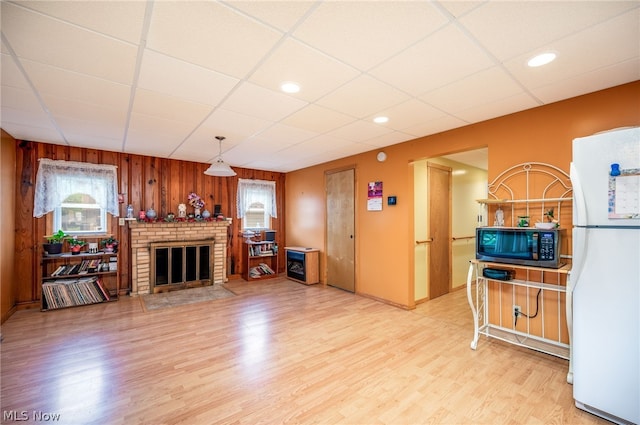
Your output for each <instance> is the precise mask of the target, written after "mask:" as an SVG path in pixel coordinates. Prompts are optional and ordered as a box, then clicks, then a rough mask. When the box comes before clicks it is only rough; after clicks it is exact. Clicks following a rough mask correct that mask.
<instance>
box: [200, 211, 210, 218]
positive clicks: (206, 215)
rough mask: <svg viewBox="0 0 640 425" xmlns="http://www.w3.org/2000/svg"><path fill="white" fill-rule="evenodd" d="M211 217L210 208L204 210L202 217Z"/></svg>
mask: <svg viewBox="0 0 640 425" xmlns="http://www.w3.org/2000/svg"><path fill="white" fill-rule="evenodd" d="M209 217H211V213H210V212H209V210H204V211H202V218H204V219H205V220H206V219H208V218H209Z"/></svg>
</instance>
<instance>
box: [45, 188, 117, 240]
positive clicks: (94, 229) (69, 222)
mask: <svg viewBox="0 0 640 425" xmlns="http://www.w3.org/2000/svg"><path fill="white" fill-rule="evenodd" d="M106 222H107V214H106V212H105V210H104V209H102V208H100V205H98V204H97V203H96V200H95V199H94V198H92V197H91V195H89V194H86V193H74V194H73V195H71V196H69V197H67V198H66V199H65V200H64V201H62V204H60V206H59V207H56V208H55V209H54V210H53V228H54V229H62V230H63V231H64V232H65V233H73V234H92V233H106V229H107V225H106Z"/></svg>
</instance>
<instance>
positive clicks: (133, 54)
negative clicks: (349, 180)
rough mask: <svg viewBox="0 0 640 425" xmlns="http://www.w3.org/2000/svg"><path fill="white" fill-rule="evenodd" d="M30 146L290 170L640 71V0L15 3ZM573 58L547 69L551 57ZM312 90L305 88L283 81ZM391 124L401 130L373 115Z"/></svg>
mask: <svg viewBox="0 0 640 425" xmlns="http://www.w3.org/2000/svg"><path fill="white" fill-rule="evenodd" d="M1 7H2V10H1V12H2V22H1V24H2V25H1V27H0V28H1V32H2V34H1V35H2V51H1V52H2V56H1V59H2V63H1V65H2V68H1V72H2V74H1V79H2V87H1V90H2V91H1V93H0V94H1V121H2V128H3V129H4V130H5V131H6V132H8V133H9V134H11V135H12V136H13V137H14V138H16V139H20V140H32V141H40V142H47V143H54V144H62V145H69V146H78V147H85V148H96V149H102V150H110V151H117V152H126V153H132V154H141V155H151V156H156V157H165V158H174V159H180V160H187V161H197V162H212V161H214V160H215V159H216V158H217V156H218V144H217V141H216V140H215V136H218V135H219V136H225V137H226V139H225V141H224V143H223V146H222V151H223V153H222V157H223V158H224V160H225V162H227V163H229V164H230V165H232V166H236V167H246V168H254V169H261V170H271V171H281V172H289V171H293V170H296V169H301V168H304V167H308V166H311V165H315V164H319V163H323V162H327V161H330V160H334V159H338V158H342V157H346V156H349V155H353V154H357V153H361V152H367V151H372V150H379V149H381V148H384V147H386V146H389V145H393V144H397V143H401V142H404V141H407V140H411V139H415V138H417V137H421V136H427V135H430V134H435V133H439V132H442V131H446V130H449V129H453V128H457V127H461V126H465V125H469V124H472V123H476V122H480V121H484V120H487V119H491V118H495V117H499V116H503V115H507V114H510V113H514V112H518V111H522V110H526V109H530V108H535V107H537V106H541V105H545V104H548V103H552V102H557V101H560V100H563V99H567V98H571V97H574V96H578V95H582V94H586V93H591V92H594V91H597V90H601V89H605V88H609V87H613V86H617V85H620V84H624V83H627V82H631V81H636V80H639V79H640V2H639V1H619V2H617V1H567V2H563V1H550V2H537V1H522V2H520V1H508V2H507V1H484V2H476V1H439V2H435V1H434V2H428V1H327V2H325V1H317V2H312V1H228V2H226V1H225V2H216V1H175V2H174V1H164V0H163V1H154V0H149V1H106V2H99V1H2V6H1ZM550 50H551V51H554V52H556V53H557V55H558V57H557V59H556V61H554V62H552V63H551V64H549V65H546V66H544V67H540V68H529V67H527V66H526V61H527V60H528V59H529V58H530V57H532V56H533V55H534V54H537V53H541V52H543V51H550ZM286 81H294V82H296V83H298V84H299V85H300V86H301V90H300V91H299V92H298V93H295V94H285V93H283V92H281V91H280V89H279V87H280V85H281V83H283V82H286ZM379 115H384V116H387V117H389V121H388V122H387V123H384V124H375V123H374V122H373V118H374V117H376V116H379Z"/></svg>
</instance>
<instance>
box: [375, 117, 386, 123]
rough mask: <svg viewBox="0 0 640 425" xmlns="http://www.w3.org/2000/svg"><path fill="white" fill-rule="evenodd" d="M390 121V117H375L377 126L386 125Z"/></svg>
mask: <svg viewBox="0 0 640 425" xmlns="http://www.w3.org/2000/svg"><path fill="white" fill-rule="evenodd" d="M388 121H389V117H375V118H374V119H373V122H375V123H376V124H384V123H386V122H388Z"/></svg>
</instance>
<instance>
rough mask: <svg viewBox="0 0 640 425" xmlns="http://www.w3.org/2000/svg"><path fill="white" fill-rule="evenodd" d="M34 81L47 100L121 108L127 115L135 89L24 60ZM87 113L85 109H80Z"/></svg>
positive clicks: (81, 111)
mask: <svg viewBox="0 0 640 425" xmlns="http://www.w3.org/2000/svg"><path fill="white" fill-rule="evenodd" d="M22 64H23V66H24V69H25V71H26V72H27V73H28V75H29V77H30V78H31V82H32V83H33V85H34V86H35V87H36V89H37V90H38V92H39V93H40V94H41V96H42V97H43V98H44V97H46V96H54V97H63V98H68V99H71V100H74V101H77V102H79V103H81V104H95V105H100V106H104V107H112V108H120V109H121V113H122V114H123V115H124V114H126V112H127V108H128V106H129V98H130V96H131V86H129V85H125V84H120V83H116V82H113V81H108V80H105V79H102V78H97V77H93V76H90V75H85V74H78V73H77V72H72V71H68V70H65V69H60V68H55V67H52V66H47V65H43V64H41V63H38V62H33V61H29V60H24V61H23V63H22ZM79 112H80V113H83V108H82V107H81V108H79Z"/></svg>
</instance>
